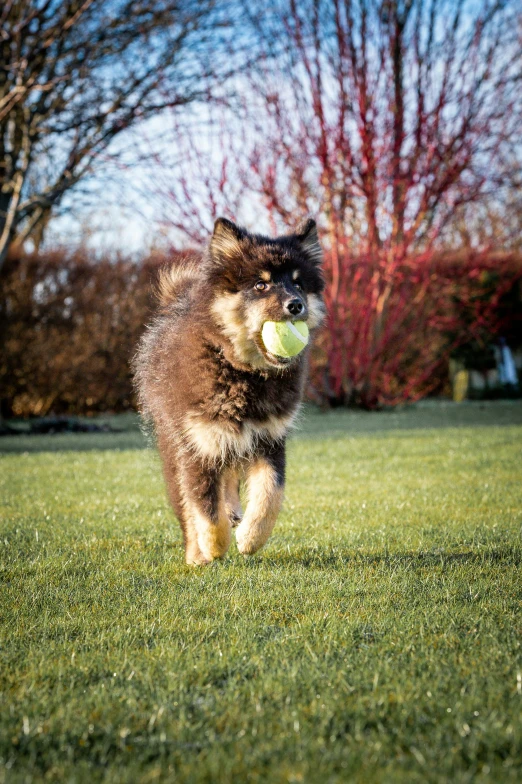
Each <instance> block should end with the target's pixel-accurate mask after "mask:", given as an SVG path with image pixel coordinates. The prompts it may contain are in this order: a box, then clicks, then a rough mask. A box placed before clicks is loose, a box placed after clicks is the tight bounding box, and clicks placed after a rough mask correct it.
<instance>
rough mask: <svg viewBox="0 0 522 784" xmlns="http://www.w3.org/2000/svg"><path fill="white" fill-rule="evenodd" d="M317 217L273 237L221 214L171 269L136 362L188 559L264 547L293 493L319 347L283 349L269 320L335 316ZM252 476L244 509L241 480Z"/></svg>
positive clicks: (314, 320) (314, 323)
mask: <svg viewBox="0 0 522 784" xmlns="http://www.w3.org/2000/svg"><path fill="white" fill-rule="evenodd" d="M321 259H322V257H321V249H320V246H319V241H318V237H317V229H316V224H315V222H314V221H313V220H311V219H310V220H308V221H306V222H305V223H304V224H303V225H301V226H300V227H299V228H298V229H297V231H296V232H295V234H291V235H287V236H283V237H277V238H275V239H270V238H267V237H263V236H260V235H258V234H250V233H249V232H247V231H246V230H244V229H242V228H240V227H238V226H236V225H235V224H233V223H231V222H230V221H228V220H226V219H224V218H220V219H218V220H217V221H216V225H215V227H214V233H213V235H212V238H211V240H210V243H209V245H208V248H207V250H206V251H205V253H204V254H202V256H201V258H200V259H199V260H197V261H195V260H191V261H187V262H186V263H185V264H181V265H179V264H178V265H176V266H173V267H172V268H170V269H167V270H164V271H163V273H162V274H161V277H160V282H159V291H158V294H159V301H160V311H159V314H158V315H157V317H156V319H155V320H154V322H153V323H152V325H151V326H150V327H149V328H148V329H147V331H146V333H145V335H144V337H143V339H142V341H141V344H140V347H139V349H138V352H137V355H136V359H135V379H136V386H137V390H138V395H139V401H140V408H141V411H142V414H143V416H144V418H145V419H146V420H149V421H150V422H151V423H152V424H153V427H154V432H155V435H156V439H157V444H158V448H159V452H160V455H161V458H162V461H163V470H164V474H165V479H166V483H167V488H168V493H169V497H170V500H171V502H172V506H173V507H174V511H175V512H176V515H177V516H178V518H179V521H180V523H181V528H182V531H183V538H184V543H185V556H186V561H187V563H190V564H206V563H209V562H210V561H212V560H213V559H214V558H220V557H222V556H223V555H225V553H226V552H227V550H228V548H229V545H230V537H231V529H232V528H233V527H234V526H236V525H237V530H236V538H237V545H238V548H239V551H240V552H241V553H243V554H245V555H251V554H252V553H255V552H256V551H257V550H259V548H260V547H262V546H263V545H264V544H265V542H266V541H267V539H268V537H269V536H270V534H271V532H272V529H273V527H274V524H275V521H276V518H277V515H278V513H279V510H280V508H281V503H282V500H283V488H284V480H285V440H286V436H287V433H288V430H289V428H290V427H291V426H292V423H293V421H294V419H295V417H296V414H297V411H298V408H299V404H300V401H301V396H302V392H303V386H304V383H305V377H306V371H307V363H308V348H306V349H305V350H304V351H303V352H302V353H301V354H299V355H298V356H296V357H294V358H291V359H282V358H279V357H276V356H275V355H273V354H270V352H268V351H267V349H266V348H265V346H264V345H263V343H262V340H261V329H262V326H263V324H264V322H265V321H283V320H289V321H297V320H299V321H306V322H307V324H308V327H309V329H310V330H311V331H312V334H313V330H315V329H316V328H317V327H318V326H319V324H320V323H321V321H322V319H323V314H324V307H323V301H322V296H321V295H322V291H323V288H324V282H323V277H322V273H321ZM242 481H245V483H246V498H247V504H246V508H245V513H244V514H243V513H242V510H241V503H240V499H239V484H240V482H242Z"/></svg>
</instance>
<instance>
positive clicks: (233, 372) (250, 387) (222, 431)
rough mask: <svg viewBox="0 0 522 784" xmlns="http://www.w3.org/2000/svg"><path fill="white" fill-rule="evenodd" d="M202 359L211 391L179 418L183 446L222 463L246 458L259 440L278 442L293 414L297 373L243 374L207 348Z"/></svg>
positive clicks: (299, 370)
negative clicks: (203, 359)
mask: <svg viewBox="0 0 522 784" xmlns="http://www.w3.org/2000/svg"><path fill="white" fill-rule="evenodd" d="M206 359H207V363H208V364H207V373H208V376H210V377H211V378H212V389H211V390H210V394H207V395H206V396H205V398H204V399H200V401H198V405H197V407H196V408H194V409H192V410H191V411H189V412H188V413H187V415H186V417H185V423H184V432H185V437H186V439H187V441H188V442H189V447H190V448H191V449H192V450H195V451H196V452H197V453H198V454H199V455H200V456H202V457H206V458H211V459H217V460H226V459H227V458H229V457H245V456H247V455H248V453H249V452H251V451H252V450H253V449H254V448H255V446H256V444H257V443H258V441H259V440H260V439H264V438H269V439H270V440H279V439H281V438H284V436H285V435H286V433H287V432H288V429H289V428H290V427H291V425H292V422H293V420H294V419H295V416H296V414H297V408H298V403H299V398H300V386H301V376H302V372H303V371H302V368H300V367H299V366H297V367H295V368H292V369H291V370H288V371H284V373H283V374H281V375H279V374H278V375H274V374H272V373H267V372H262V371H255V372H251V371H243V370H240V369H238V368H236V367H234V366H233V365H231V364H230V363H229V362H228V361H227V360H226V359H225V357H224V355H223V353H222V352H221V351H220V350H216V349H210V348H209V352H208V355H207V358H206ZM208 376H207V377H208ZM282 376H283V378H282ZM282 380H283V383H281V382H282Z"/></svg>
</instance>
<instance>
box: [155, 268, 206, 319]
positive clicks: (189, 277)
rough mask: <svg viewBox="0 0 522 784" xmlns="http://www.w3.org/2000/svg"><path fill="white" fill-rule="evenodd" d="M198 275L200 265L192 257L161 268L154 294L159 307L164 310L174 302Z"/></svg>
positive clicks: (199, 273)
mask: <svg viewBox="0 0 522 784" xmlns="http://www.w3.org/2000/svg"><path fill="white" fill-rule="evenodd" d="M200 275H201V270H200V265H198V263H197V258H195V257H194V256H188V257H185V258H182V259H180V260H179V261H176V262H175V263H174V264H170V265H169V266H166V267H163V269H161V270H160V272H159V275H158V281H157V284H156V292H155V293H156V299H157V301H158V305H159V307H160V308H161V309H162V310H164V309H166V308H168V307H169V305H172V303H174V302H176V300H177V299H178V298H179V296H180V295H181V294H182V293H183V292H184V291H186V289H187V288H188V286H189V285H190V284H191V283H192V282H194V281H195V280H196V279H197V278H198V277H200Z"/></svg>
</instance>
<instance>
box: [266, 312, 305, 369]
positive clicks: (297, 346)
mask: <svg viewBox="0 0 522 784" xmlns="http://www.w3.org/2000/svg"><path fill="white" fill-rule="evenodd" d="M261 340H262V342H263V346H264V347H265V349H266V351H267V352H268V353H269V354H270V355H271V357H274V358H276V359H277V360H278V361H279V362H281V360H286V361H290V360H292V359H293V358H294V357H296V356H297V355H298V354H300V353H301V351H303V349H304V348H305V347H306V346H307V345H308V340H309V331H308V325H307V324H306V322H305V321H265V323H264V324H263V328H262V330H261Z"/></svg>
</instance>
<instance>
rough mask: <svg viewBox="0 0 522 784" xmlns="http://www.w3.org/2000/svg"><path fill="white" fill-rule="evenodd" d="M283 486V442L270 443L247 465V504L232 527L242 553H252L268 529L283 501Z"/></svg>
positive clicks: (267, 535)
mask: <svg viewBox="0 0 522 784" xmlns="http://www.w3.org/2000/svg"><path fill="white" fill-rule="evenodd" d="M284 486H285V448H284V444H274V445H273V446H272V447H271V448H270V449H268V450H267V451H266V453H265V454H262V455H260V456H259V457H258V458H257V459H256V460H254V461H253V462H252V463H251V465H250V466H249V467H248V469H247V506H246V509H245V514H244V516H243V520H242V521H241V523H240V524H239V526H238V528H237V530H236V539H237V546H238V549H239V552H240V553H243V555H253V553H255V552H257V550H259V549H260V548H261V547H263V545H264V544H265V543H266V541H267V539H268V537H269V536H270V534H271V533H272V529H273V527H274V525H275V521H276V519H277V515H278V514H279V510H280V509H281V505H282V503H283V495H284Z"/></svg>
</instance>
